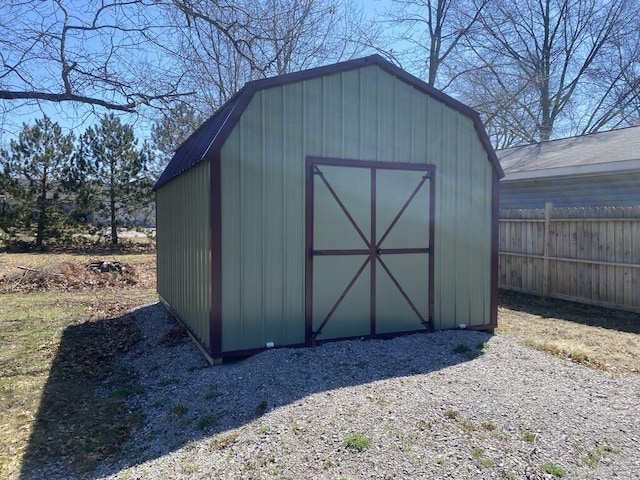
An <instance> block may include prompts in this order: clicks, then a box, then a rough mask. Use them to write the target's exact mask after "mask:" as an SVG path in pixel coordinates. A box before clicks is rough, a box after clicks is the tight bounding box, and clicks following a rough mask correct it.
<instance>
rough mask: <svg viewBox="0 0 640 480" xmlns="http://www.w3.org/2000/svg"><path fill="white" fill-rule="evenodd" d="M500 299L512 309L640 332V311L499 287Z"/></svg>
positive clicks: (623, 330) (593, 325) (545, 316)
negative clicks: (600, 305) (639, 317)
mask: <svg viewBox="0 0 640 480" xmlns="http://www.w3.org/2000/svg"><path fill="white" fill-rule="evenodd" d="M498 302H499V305H500V306H501V307H504V308H508V309H509V310H516V311H522V312H527V313H531V314H533V315H539V316H541V317H542V318H558V319H562V320H568V321H570V322H575V323H581V324H583V325H589V326H592V327H602V328H608V329H612V330H618V331H620V332H628V333H640V321H639V320H638V314H637V313H633V312H626V311H623V310H614V309H610V308H604V307H598V306H595V305H587V304H584V303H575V302H568V301H566V300H559V299H555V298H543V297H538V296H535V295H527V294H525V293H519V292H513V291H509V290H500V291H499V299H498Z"/></svg>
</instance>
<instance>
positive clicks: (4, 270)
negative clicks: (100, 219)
mask: <svg viewBox="0 0 640 480" xmlns="http://www.w3.org/2000/svg"><path fill="white" fill-rule="evenodd" d="M96 259H108V260H111V261H119V262H121V263H123V264H127V265H131V267H132V268H131V269H132V271H134V272H135V273H134V274H132V276H131V279H133V280H135V282H134V283H133V284H132V283H131V282H124V283H122V282H118V281H117V279H115V278H110V279H109V281H104V282H102V281H96V276H95V274H88V273H87V272H86V268H85V266H86V263H88V262H89V261H92V260H96ZM19 266H20V267H23V268H28V269H32V270H35V271H37V272H40V277H41V278H42V279H45V280H46V282H44V283H42V284H41V288H40V290H39V291H37V292H35V293H34V292H33V288H32V287H33V286H34V285H36V284H35V283H29V282H27V280H28V278H27V277H26V276H25V277H24V278H23V277H22V276H23V275H24V272H30V271H29V270H24V269H19V268H17V267H19ZM31 273H33V272H31ZM51 273H55V274H54V275H51ZM16 275H18V276H19V278H21V279H22V281H23V282H25V283H24V284H23V285H22V286H23V287H24V286H27V285H28V286H29V288H28V289H27V290H26V291H30V292H31V293H24V291H25V290H24V289H23V290H22V291H20V293H2V294H0V478H12V477H16V476H17V475H18V474H19V472H20V469H21V466H22V462H23V457H24V455H25V454H27V456H28V457H30V458H31V459H36V458H37V457H38V456H41V457H42V458H41V459H42V460H45V459H46V458H55V459H56V460H58V461H66V462H69V463H72V464H77V465H78V466H79V468H80V469H82V468H84V467H86V466H89V465H91V464H92V462H95V461H96V459H97V458H98V457H99V455H103V454H105V453H108V452H110V451H113V449H114V448H116V446H117V448H119V445H120V444H121V442H122V441H123V439H124V437H123V435H125V436H126V435H127V434H128V432H129V430H127V428H129V427H127V428H122V426H123V425H127V426H135V424H136V421H137V419H136V417H135V416H133V414H134V413H136V412H129V411H128V410H127V409H124V408H122V407H123V405H124V401H125V396H126V394H127V392H128V391H129V390H130V389H133V388H135V384H133V382H134V381H135V379H132V378H129V377H128V376H127V375H126V372H115V371H114V370H113V366H114V364H115V363H114V359H115V356H116V355H119V354H120V353H122V352H124V351H126V350H127V349H129V348H132V347H133V345H134V343H135V342H134V340H135V338H136V337H135V331H134V330H132V327H133V324H132V322H131V318H130V317H128V316H126V315H125V316H123V314H124V313H125V312H126V311H127V310H129V309H130V308H132V307H134V306H136V305H141V304H144V303H150V302H153V301H155V300H157V294H156V293H155V255H152V254H147V255H115V256H114V255H110V256H109V257H107V258H105V257H102V256H96V255H90V256H83V255H71V254H1V255H0V278H5V279H6V278H9V279H10V280H11V282H9V283H8V284H9V285H14V284H15V278H16ZM107 275H108V274H107ZM70 277H73V278H72V280H73V281H74V282H75V285H76V287H77V288H74V290H73V291H68V288H67V287H68V285H69V282H68V280H69V278H70ZM111 277H114V276H113V275H111ZM0 285H3V281H2V280H0ZM4 285H5V286H6V285H7V282H4ZM5 291H6V289H5ZM97 386H99V387H100V388H101V389H102V390H103V393H102V394H100V395H96V393H95V392H97V391H98V390H97ZM105 391H110V392H111V394H109V395H108V396H107V398H105V397H104V392H105ZM123 395H124V396H123ZM80 399H81V401H80ZM43 402H45V403H43ZM43 411H46V415H43V413H42V412H43ZM43 421H50V422H51V425H49V426H47V428H45V429H43V428H42V425H40V428H38V429H34V426H35V425H36V423H37V422H43ZM56 425H58V427H56ZM44 431H48V433H47V438H41V436H38V435H37V432H44ZM34 432H36V434H34ZM34 435H35V436H34Z"/></svg>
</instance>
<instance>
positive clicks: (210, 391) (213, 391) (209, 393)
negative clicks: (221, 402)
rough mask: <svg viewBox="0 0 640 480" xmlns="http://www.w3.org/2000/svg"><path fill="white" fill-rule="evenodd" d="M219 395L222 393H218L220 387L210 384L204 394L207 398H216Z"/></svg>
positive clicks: (203, 396)
mask: <svg viewBox="0 0 640 480" xmlns="http://www.w3.org/2000/svg"><path fill="white" fill-rule="evenodd" d="M219 395H220V393H218V388H217V387H216V386H215V385H210V386H209V387H207V390H206V391H205V392H204V394H203V395H202V398H204V399H205V400H215V399H216V398H218V396H219Z"/></svg>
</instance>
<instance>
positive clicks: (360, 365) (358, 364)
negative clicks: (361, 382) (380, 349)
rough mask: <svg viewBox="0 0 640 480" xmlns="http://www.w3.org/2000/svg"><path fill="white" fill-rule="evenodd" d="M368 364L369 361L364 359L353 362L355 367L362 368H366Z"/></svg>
mask: <svg viewBox="0 0 640 480" xmlns="http://www.w3.org/2000/svg"><path fill="white" fill-rule="evenodd" d="M367 365H369V363H368V362H366V361H364V360H358V361H357V362H356V363H354V364H353V366H354V367H356V368H362V369H364V368H366V367H367Z"/></svg>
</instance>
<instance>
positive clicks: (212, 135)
mask: <svg viewBox="0 0 640 480" xmlns="http://www.w3.org/2000/svg"><path fill="white" fill-rule="evenodd" d="M372 65H377V66H378V67H380V68H381V69H382V70H384V71H386V72H387V73H389V74H391V75H393V76H395V77H397V78H399V79H400V80H402V81H404V82H406V83H408V84H409V85H411V86H412V87H414V88H416V89H417V90H419V91H421V92H423V93H425V94H427V95H429V96H431V97H433V98H435V99H437V100H438V101H440V102H442V103H444V104H445V105H447V106H449V107H450V108H452V109H454V110H457V111H458V112H460V113H461V114H462V115H465V116H467V117H469V118H470V119H471V120H472V121H473V124H474V127H475V130H476V132H477V134H478V137H479V138H480V141H481V142H482V145H483V146H484V148H485V150H486V152H487V158H488V160H489V161H490V162H491V163H492V165H493V166H494V168H495V169H496V171H497V172H498V176H499V177H502V176H503V175H504V173H503V171H502V168H501V167H500V163H499V162H498V159H497V157H496V155H495V152H494V150H493V148H492V146H491V142H490V141H489V137H488V136H487V134H486V132H485V129H484V126H483V125H482V122H481V121H480V117H479V115H478V113H477V112H476V111H475V110H473V109H472V108H470V107H468V106H466V105H464V104H463V103H461V102H459V101H458V100H455V99H454V98H452V97H450V96H448V95H446V94H444V93H442V92H440V91H439V90H436V89H435V88H433V87H432V86H430V85H428V84H427V83H425V82H423V81H422V80H420V79H419V78H417V77H414V76H413V75H411V74H409V73H407V72H405V71H404V70H402V69H400V68H399V67H397V66H395V65H394V64H392V63H391V62H389V61H387V60H385V59H384V58H382V57H381V56H380V55H371V56H368V57H363V58H358V59H354V60H349V61H346V62H341V63H336V64H333V65H327V66H324V67H318V68H313V69H310V70H304V71H301V72H296V73H289V74H285V75H279V76H276V77H271V78H265V79H262V80H254V81H251V82H248V83H246V84H245V85H244V87H243V88H242V89H241V90H240V91H239V92H238V93H237V94H236V95H234V96H233V97H232V98H231V99H230V100H229V101H227V103H225V104H224V105H223V106H222V107H220V109H219V110H218V111H217V112H216V113H215V114H214V115H213V116H211V117H210V118H209V119H208V120H207V121H205V122H204V123H203V124H202V125H201V126H200V127H199V128H198V129H197V130H196V131H195V132H194V133H193V135H191V136H190V137H189V138H188V139H187V140H185V142H184V143H183V144H182V145H180V147H178V149H177V150H176V153H175V154H174V156H173V158H172V159H171V161H170V162H169V165H168V166H167V168H166V169H165V170H164V172H162V175H161V176H160V178H159V179H158V181H157V182H156V185H155V187H154V189H157V188H160V187H161V186H162V185H164V184H165V183H167V182H169V181H170V180H171V179H172V178H174V177H176V176H178V175H180V174H181V173H182V172H184V171H186V170H188V169H189V168H191V167H193V166H194V165H196V164H197V163H199V162H200V161H201V160H204V159H206V158H208V157H209V156H211V155H212V154H214V153H216V152H219V150H220V148H222V145H223V144H224V142H225V140H226V139H227V137H228V136H229V134H230V133H231V131H232V130H233V128H234V126H235V125H236V123H237V122H238V120H239V119H240V116H241V115H242V113H243V111H244V109H245V108H246V107H247V105H248V104H249V102H250V101H251V98H252V97H253V95H254V94H255V92H257V91H259V90H263V89H267V88H272V87H277V86H281V85H286V84H289V83H294V82H300V81H304V80H309V79H312V78H316V77H320V76H325V75H332V74H336V73H340V72H345V71H348V70H354V69H358V68H363V67H369V66H372Z"/></svg>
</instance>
